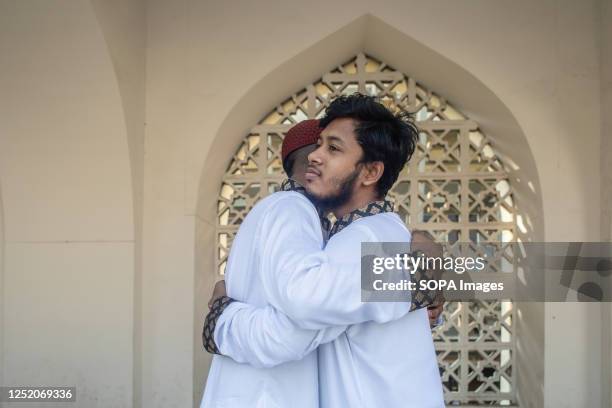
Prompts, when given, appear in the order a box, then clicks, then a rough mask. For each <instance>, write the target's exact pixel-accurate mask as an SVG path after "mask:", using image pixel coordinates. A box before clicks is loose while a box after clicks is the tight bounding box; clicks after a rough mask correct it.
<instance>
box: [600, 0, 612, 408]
mask: <svg viewBox="0 0 612 408" xmlns="http://www.w3.org/2000/svg"><path fill="white" fill-rule="evenodd" d="M601 7H602V9H601V20H600V30H601V31H600V34H601V37H600V44H601V53H600V58H601V60H600V61H601V68H600V73H601V174H602V179H601V203H602V204H601V206H602V211H601V217H602V220H601V221H602V222H601V226H602V231H601V237H602V240H603V241H612V211H610V209H611V208H612V160H610V158H611V157H612V1H610V0H602V1H601ZM602 320H603V322H604V324H603V333H602V361H604V362H606V363H604V365H603V371H602V383H603V389H604V393H603V397H602V399H603V404H602V405H603V406H606V407H612V303H608V304H603V305H602Z"/></svg>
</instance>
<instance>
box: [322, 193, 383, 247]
mask: <svg viewBox="0 0 612 408" xmlns="http://www.w3.org/2000/svg"><path fill="white" fill-rule="evenodd" d="M386 212H393V203H392V202H391V201H389V200H380V201H373V202H371V203H370V204H368V205H366V206H365V207H362V208H358V209H356V210H353V211H351V212H350V213H348V214H345V215H344V216H343V217H342V218H339V219H338V220H337V221H336V222H335V223H334V226H333V227H332V228H331V231H330V232H329V236H330V238H331V237H333V236H334V234H337V233H338V232H340V231H342V230H343V229H344V228H346V227H348V226H349V225H351V223H352V222H353V221H356V220H358V219H360V218H364V217H369V216H370V215H376V214H382V213H386Z"/></svg>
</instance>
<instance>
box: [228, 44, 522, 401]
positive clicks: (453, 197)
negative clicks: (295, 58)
mask: <svg viewBox="0 0 612 408" xmlns="http://www.w3.org/2000/svg"><path fill="white" fill-rule="evenodd" d="M357 91H359V92H362V93H367V94H370V95H377V96H378V97H380V99H381V100H382V102H383V103H385V104H386V105H387V106H388V107H389V108H391V109H403V110H405V111H408V112H411V113H413V114H414V115H415V117H416V120H417V123H418V126H419V129H420V140H419V144H418V147H417V150H416V151H415V154H414V156H413V157H412V159H411V160H410V162H409V165H408V166H407V167H406V168H405V169H404V171H403V172H402V173H401V175H400V178H399V180H398V182H397V183H396V184H395V186H394V187H393V188H392V190H391V191H390V194H389V195H390V196H391V198H392V199H393V200H394V201H395V208H396V211H397V212H398V213H399V214H400V216H401V217H403V219H404V220H405V221H406V223H407V224H408V225H409V226H410V228H411V229H413V230H415V229H420V230H427V231H429V232H430V233H432V234H433V235H434V236H435V237H436V239H437V240H438V241H440V242H446V243H448V247H449V251H450V252H451V253H452V252H453V250H455V249H456V247H457V244H458V243H460V242H472V243H478V244H479V245H478V247H477V248H476V246H474V250H475V251H477V252H479V253H480V254H481V255H483V254H484V252H488V255H489V257H490V256H491V255H492V253H493V252H496V251H497V252H496V253H500V252H501V253H502V254H503V256H501V257H500V259H498V262H496V263H495V262H494V263H492V265H493V267H494V268H498V269H504V268H512V267H513V265H514V264H515V260H514V259H513V254H512V253H511V252H508V251H506V252H504V251H503V250H502V251H499V249H500V248H502V249H503V248H504V247H505V246H504V245H503V243H506V242H510V241H513V240H515V230H516V227H515V208H514V200H513V196H512V190H511V187H510V184H509V183H508V176H507V173H506V172H505V170H504V165H503V163H502V161H501V160H500V159H499V157H498V156H497V155H496V153H495V151H494V149H493V145H492V143H491V141H490V140H489V139H488V138H487V136H485V135H484V134H483V133H482V132H480V130H479V128H478V124H477V123H476V122H474V121H472V120H469V119H468V118H466V117H465V116H464V115H463V114H461V113H460V112H459V111H458V110H456V109H455V108H453V107H452V106H451V105H450V104H448V103H447V101H446V100H445V99H444V98H443V97H441V96H439V95H437V94H435V93H433V92H432V91H430V90H428V89H426V88H425V87H423V86H422V85H420V84H419V83H417V82H416V81H415V79H414V78H411V77H409V76H406V75H405V74H403V73H401V72H398V71H396V70H394V69H393V68H391V67H389V66H387V65H386V64H384V63H382V62H379V61H377V60H375V59H373V58H370V57H368V56H366V55H364V54H359V55H357V56H356V57H355V58H354V59H353V60H351V61H349V62H348V63H346V64H343V65H342V66H339V67H338V68H336V69H335V70H333V71H331V72H329V73H326V74H324V75H323V77H322V78H321V79H320V80H319V81H317V82H315V83H313V84H310V85H308V86H306V88H305V89H302V90H301V91H299V92H297V93H296V94H294V95H292V96H291V97H290V98H288V99H287V100H285V101H284V102H282V103H281V104H279V105H278V106H277V107H276V108H275V109H274V110H273V111H272V112H271V113H270V114H269V115H268V116H266V117H265V118H264V119H263V120H262V121H261V122H260V123H259V124H257V125H255V126H254V127H253V128H252V129H251V131H250V133H249V134H248V135H247V136H246V137H245V139H244V141H243V142H242V144H241V146H240V147H239V148H238V151H237V152H236V154H235V155H234V157H233V159H232V160H231V162H230V164H229V167H228V169H227V173H226V175H225V177H224V178H223V182H222V186H221V192H220V194H219V199H218V218H217V226H216V236H217V253H216V265H217V267H218V271H219V273H220V274H223V271H224V268H225V265H226V260H227V256H228V253H229V249H230V246H231V244H232V239H233V237H234V234H235V233H236V231H237V229H238V227H239V225H240V223H241V222H242V220H243V219H244V217H245V216H246V214H247V213H248V211H249V210H250V209H251V208H252V207H253V205H254V204H255V203H256V202H257V201H258V200H259V199H261V198H262V197H264V196H266V195H268V194H271V193H273V192H275V191H277V190H278V188H279V185H280V182H281V181H282V180H283V178H284V173H283V169H282V165H281V160H280V146H281V143H282V139H283V136H284V133H285V132H286V131H287V130H288V129H289V128H290V127H291V126H292V125H293V124H295V123H297V122H300V121H302V120H304V119H307V118H318V117H321V116H322V114H323V111H324V109H325V107H326V106H327V105H328V104H329V103H330V101H331V100H333V98H334V97H336V96H338V95H341V94H351V93H354V92H357ZM483 248H484V249H483ZM489 264H491V263H489ZM512 312H513V308H512V304H511V303H510V302H496V301H487V302H461V303H459V302H454V303H449V304H447V305H446V307H445V311H444V315H445V318H446V323H445V324H444V326H442V327H440V328H438V329H436V330H435V331H434V332H433V337H434V341H435V344H436V350H437V355H438V362H439V365H440V370H441V373H442V379H443V383H444V389H445V399H446V402H447V405H449V406H455V405H462V406H465V405H468V406H483V405H514V404H515V403H516V398H515V391H516V390H515V384H516V382H515V375H516V373H515V372H514V369H513V367H514V364H513V363H514V355H515V348H514V337H513V317H512Z"/></svg>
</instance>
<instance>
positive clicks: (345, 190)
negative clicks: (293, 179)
mask: <svg viewBox="0 0 612 408" xmlns="http://www.w3.org/2000/svg"><path fill="white" fill-rule="evenodd" d="M360 170H361V166H359V165H357V166H356V167H355V170H353V171H352V172H351V174H349V175H348V176H346V177H345V178H344V179H343V180H341V181H339V182H337V183H335V184H338V185H340V191H338V192H337V193H336V194H332V195H329V196H327V197H317V196H315V195H313V194H311V193H310V192H308V190H306V196H307V197H308V198H309V199H310V201H312V202H313V204H314V205H315V206H316V207H317V208H318V209H319V211H320V212H324V213H326V212H329V211H333V210H334V209H336V208H339V207H341V206H343V205H344V204H346V203H347V202H348V201H349V200H350V199H351V196H352V194H353V190H354V187H355V183H356V182H357V177H358V176H359V171H360ZM334 181H335V180H333V179H332V182H334Z"/></svg>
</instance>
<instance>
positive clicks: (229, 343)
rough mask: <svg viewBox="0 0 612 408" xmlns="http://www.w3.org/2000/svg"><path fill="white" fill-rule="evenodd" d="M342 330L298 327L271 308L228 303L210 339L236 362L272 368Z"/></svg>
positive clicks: (313, 348) (302, 354)
mask: <svg viewBox="0 0 612 408" xmlns="http://www.w3.org/2000/svg"><path fill="white" fill-rule="evenodd" d="M345 330H346V326H334V327H328V328H326V329H323V330H307V329H302V328H300V327H298V326H297V325H296V324H295V323H294V322H292V321H291V319H289V318H288V317H287V316H286V315H285V314H283V313H281V312H279V311H277V310H276V309H274V308H273V307H269V306H268V307H262V308H257V307H254V306H251V305H248V304H245V303H240V302H232V303H230V304H229V306H227V307H226V308H225V310H224V311H223V313H222V314H221V316H220V317H219V320H218V321H217V325H216V328H215V333H214V338H215V343H216V344H217V347H218V349H219V352H220V353H221V354H222V355H224V356H227V357H230V358H231V359H233V360H234V361H236V362H238V363H248V364H250V365H252V366H255V367H273V366H276V365H278V364H281V363H285V362H288V361H294V360H301V359H302V358H304V356H306V355H307V354H309V353H310V352H312V351H313V350H315V349H316V348H317V347H318V346H319V345H320V344H323V343H327V342H330V341H332V340H334V339H335V338H336V337H338V336H339V335H340V334H342V333H343V332H344V331H345Z"/></svg>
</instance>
